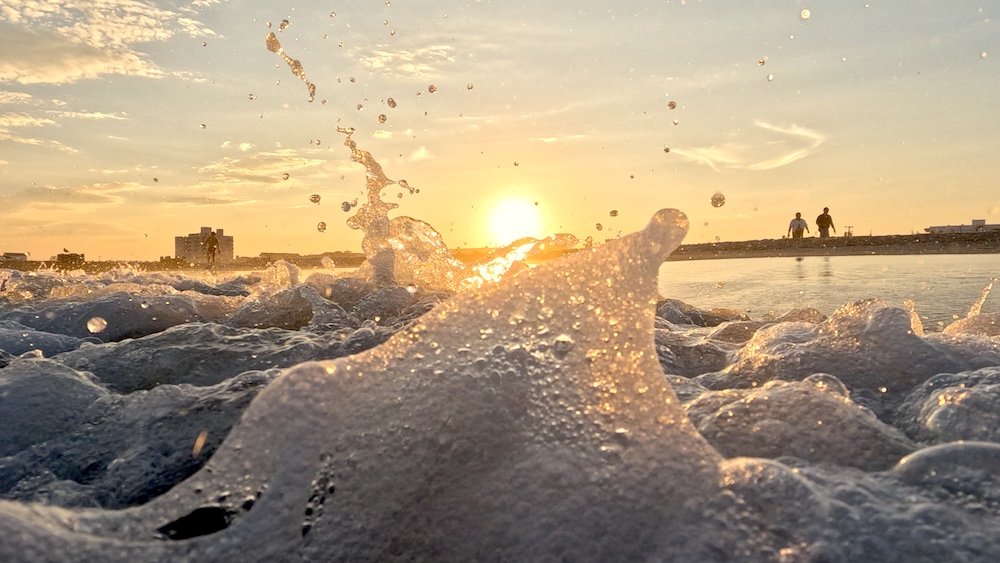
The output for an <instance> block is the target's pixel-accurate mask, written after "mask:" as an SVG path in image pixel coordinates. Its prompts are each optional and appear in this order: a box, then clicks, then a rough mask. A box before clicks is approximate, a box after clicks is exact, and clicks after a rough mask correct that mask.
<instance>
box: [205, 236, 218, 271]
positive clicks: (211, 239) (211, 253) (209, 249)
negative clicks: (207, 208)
mask: <svg viewBox="0 0 1000 563" xmlns="http://www.w3.org/2000/svg"><path fill="white" fill-rule="evenodd" d="M218 251H219V239H218V237H216V236H215V231H212V232H211V233H210V234H209V235H208V238H207V239H205V255H206V257H207V258H208V267H209V268H211V267H212V266H214V265H215V253H216V252H218Z"/></svg>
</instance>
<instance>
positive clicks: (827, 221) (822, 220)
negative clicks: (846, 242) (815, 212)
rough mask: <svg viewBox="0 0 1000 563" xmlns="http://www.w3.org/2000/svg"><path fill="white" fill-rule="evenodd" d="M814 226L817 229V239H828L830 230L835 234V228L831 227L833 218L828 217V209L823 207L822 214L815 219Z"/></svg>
mask: <svg viewBox="0 0 1000 563" xmlns="http://www.w3.org/2000/svg"><path fill="white" fill-rule="evenodd" d="M816 226H817V227H818V228H819V238H829V236H830V229H831V228H832V229H833V232H837V227H834V226H833V217H830V208H829V207H824V208H823V213H822V214H820V216H819V217H817V218H816Z"/></svg>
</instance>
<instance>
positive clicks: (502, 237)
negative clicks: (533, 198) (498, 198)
mask: <svg viewBox="0 0 1000 563" xmlns="http://www.w3.org/2000/svg"><path fill="white" fill-rule="evenodd" d="M541 223H542V222H541V218H540V217H539V216H538V207H537V206H536V205H535V204H533V203H530V202H527V201H524V200H521V199H508V200H506V201H502V202H500V203H499V204H498V205H497V206H496V207H495V208H494V209H493V216H492V218H491V220H490V226H491V227H492V229H493V242H494V244H497V245H501V246H502V245H507V244H510V243H511V242H514V241H515V240H517V239H519V238H522V237H529V236H530V237H538V236H540V235H541V233H539V232H538V231H539V229H540V228H541Z"/></svg>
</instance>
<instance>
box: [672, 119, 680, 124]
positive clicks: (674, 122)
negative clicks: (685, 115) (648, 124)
mask: <svg viewBox="0 0 1000 563" xmlns="http://www.w3.org/2000/svg"><path fill="white" fill-rule="evenodd" d="M671 123H673V124H674V125H677V124H678V123H680V121H677V120H676V119H675V120H673V121H672V122H671Z"/></svg>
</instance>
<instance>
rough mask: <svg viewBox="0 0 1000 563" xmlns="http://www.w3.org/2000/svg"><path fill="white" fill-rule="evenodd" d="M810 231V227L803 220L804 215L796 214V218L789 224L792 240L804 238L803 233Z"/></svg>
mask: <svg viewBox="0 0 1000 563" xmlns="http://www.w3.org/2000/svg"><path fill="white" fill-rule="evenodd" d="M808 231H809V225H808V224H806V220H805V219H803V218H802V213H796V214H795V218H794V219H792V222H791V223H789V224H788V234H790V235H792V238H802V236H803V232H808Z"/></svg>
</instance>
